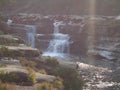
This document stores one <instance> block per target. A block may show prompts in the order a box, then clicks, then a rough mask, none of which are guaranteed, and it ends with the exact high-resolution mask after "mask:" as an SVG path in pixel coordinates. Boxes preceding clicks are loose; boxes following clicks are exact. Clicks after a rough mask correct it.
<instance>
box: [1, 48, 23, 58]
mask: <svg viewBox="0 0 120 90" xmlns="http://www.w3.org/2000/svg"><path fill="white" fill-rule="evenodd" d="M0 57H11V58H15V57H24V53H23V52H20V51H18V50H17V51H16V50H10V49H8V48H7V47H5V46H2V47H0Z"/></svg>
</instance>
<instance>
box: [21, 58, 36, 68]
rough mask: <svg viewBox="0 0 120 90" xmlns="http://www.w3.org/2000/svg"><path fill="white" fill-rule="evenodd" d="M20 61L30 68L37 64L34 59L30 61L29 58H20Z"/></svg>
mask: <svg viewBox="0 0 120 90" xmlns="http://www.w3.org/2000/svg"><path fill="white" fill-rule="evenodd" d="M20 63H21V64H22V65H23V66H25V67H31V68H34V67H35V66H36V65H37V63H36V62H34V61H30V60H26V59H24V58H23V59H22V60H20Z"/></svg>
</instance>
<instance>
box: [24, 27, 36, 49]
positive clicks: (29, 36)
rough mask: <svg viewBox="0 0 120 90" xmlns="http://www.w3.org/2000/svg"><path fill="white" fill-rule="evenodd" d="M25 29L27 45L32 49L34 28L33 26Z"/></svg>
mask: <svg viewBox="0 0 120 90" xmlns="http://www.w3.org/2000/svg"><path fill="white" fill-rule="evenodd" d="M25 28H26V30H27V39H28V44H29V45H30V46H31V47H33V48H34V47H35V35H36V27H35V26H34V25H25Z"/></svg>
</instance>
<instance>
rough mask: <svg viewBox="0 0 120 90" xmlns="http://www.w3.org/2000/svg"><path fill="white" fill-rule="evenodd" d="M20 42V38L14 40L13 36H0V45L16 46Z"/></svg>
mask: <svg viewBox="0 0 120 90" xmlns="http://www.w3.org/2000/svg"><path fill="white" fill-rule="evenodd" d="M2 33H3V32H2V31H1V33H0V34H2ZM6 37H7V36H6ZM21 43H23V41H22V40H20V39H17V40H15V39H14V38H13V39H10V38H4V37H0V45H9V46H18V45H19V44H21Z"/></svg>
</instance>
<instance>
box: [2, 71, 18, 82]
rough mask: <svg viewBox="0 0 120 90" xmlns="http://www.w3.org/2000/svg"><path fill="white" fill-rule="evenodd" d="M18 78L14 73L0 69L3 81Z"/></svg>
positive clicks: (11, 80) (13, 80)
mask: <svg viewBox="0 0 120 90" xmlns="http://www.w3.org/2000/svg"><path fill="white" fill-rule="evenodd" d="M17 79H18V77H17V75H16V74H14V73H8V72H3V71H0V80H1V81H2V82H15V81H16V80H17Z"/></svg>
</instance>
